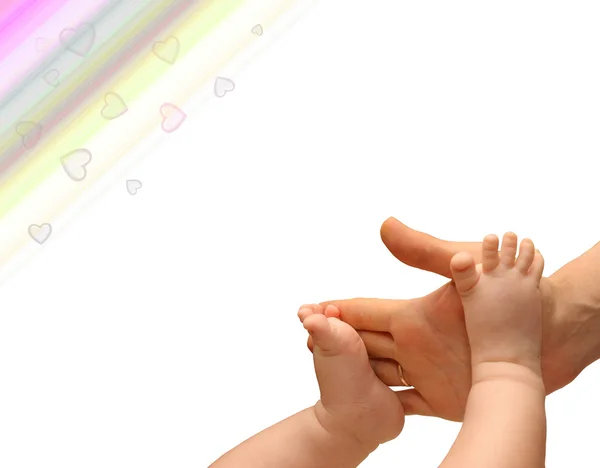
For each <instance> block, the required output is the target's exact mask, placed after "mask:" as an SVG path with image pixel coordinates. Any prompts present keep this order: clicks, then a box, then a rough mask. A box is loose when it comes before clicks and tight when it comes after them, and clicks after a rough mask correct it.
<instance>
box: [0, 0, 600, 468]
mask: <svg viewBox="0 0 600 468" xmlns="http://www.w3.org/2000/svg"><path fill="white" fill-rule="evenodd" d="M599 16H600V7H599V6H598V5H597V2H592V1H588V2H585V1H579V2H533V1H528V2H523V1H520V2H516V1H506V2H502V3H498V2H475V1H470V2H467V1H458V0H457V1H453V2H442V1H420V2H406V1H392V0H388V1H384V0H379V1H375V0H372V1H370V2H358V1H347V2H342V1H341V0H340V1H334V0H321V1H320V2H317V5H316V6H315V7H314V8H312V9H310V10H309V11H308V12H307V13H306V14H305V15H304V16H303V17H302V18H301V19H300V20H299V21H298V22H297V23H296V24H295V25H294V26H293V27H292V28H290V29H289V31H288V33H286V34H284V35H282V36H280V37H278V38H276V39H274V38H269V31H268V30H265V33H264V35H263V36H262V37H261V40H264V41H272V45H270V46H269V47H268V48H266V50H265V52H264V53H262V54H261V55H260V56H259V57H257V58H255V59H254V60H253V61H252V62H251V63H250V65H248V66H247V67H246V68H245V69H244V70H243V71H241V72H240V73H239V74H238V75H236V77H235V78H236V83H237V87H236V90H235V91H234V92H233V93H231V94H228V95H227V96H226V97H225V98H223V99H220V100H218V99H216V98H215V100H214V102H212V103H211V104H210V106H209V108H207V109H205V111H204V112H198V113H196V114H194V113H192V114H191V115H190V116H189V118H188V120H187V121H186V122H185V124H184V125H183V126H182V127H181V128H180V129H179V130H178V131H177V132H175V133H173V134H171V135H168V136H165V138H164V139H163V142H162V144H161V145H160V146H158V147H156V148H155V151H154V152H153V153H152V154H148V155H147V157H146V158H145V159H144V162H143V164H140V165H138V166H136V167H134V168H132V169H130V170H129V172H127V174H123V177H121V178H119V179H118V183H115V184H113V185H112V188H111V189H110V190H108V191H107V192H106V193H105V194H104V196H102V197H100V198H97V199H96V200H95V201H94V202H92V203H89V204H87V205H86V207H85V209H84V210H82V211H81V212H80V213H79V214H78V216H77V217H76V218H75V220H74V221H73V222H71V223H70V224H68V225H64V226H62V227H60V226H59V227H57V228H56V229H55V231H54V232H53V234H52V237H51V239H50V240H49V241H48V242H47V243H46V244H44V245H43V246H41V247H39V246H37V250H38V251H39V253H37V254H36V255H35V256H34V258H33V259H32V260H31V261H29V262H28V263H27V264H26V265H25V266H24V267H23V268H22V269H21V270H20V271H19V272H18V273H16V274H15V276H13V278H12V281H11V282H9V283H8V284H7V285H5V286H4V287H3V290H2V307H1V309H0V466H2V467H6V468H13V467H14V468H16V467H33V466H61V467H64V468H66V467H86V468H88V467H90V468H91V467H106V466H111V467H115V468H116V467H134V466H146V467H163V466H169V467H182V468H183V467H202V466H208V465H209V464H210V463H211V462H212V461H214V459H216V458H218V457H219V456H220V455H221V454H222V453H224V452H225V451H227V450H229V449H231V448H232V447H233V446H235V445H237V444H238V443H240V442H241V441H242V440H244V439H246V438H247V437H249V436H251V435H253V434H254V433H256V432H258V431H260V430H262V429H264V428H265V427H267V426H269V425H271V424H274V423H275V422H277V421H279V420H281V419H283V418H285V417H287V416H289V415H291V414H292V413H295V412H296V411H298V410H301V409H303V408H305V407H307V406H310V405H312V404H314V403H315V401H316V400H317V399H318V389H317V384H316V379H315V378H314V375H313V369H312V361H311V355H310V353H309V352H308V351H307V349H306V346H305V341H306V335H305V332H304V330H303V329H302V326H301V324H300V323H299V321H298V319H297V317H296V311H297V309H298V307H299V306H300V305H301V304H302V303H306V302H314V301H321V300H326V299H334V298H348V297H354V296H374V297H397V298H409V297H415V296H419V295H422V294H426V293H428V292H430V291H431V290H433V289H434V288H437V287H438V286H439V285H441V284H443V282H444V279H442V278H439V277H436V276H435V275H432V274H428V273H424V272H419V271H414V270H412V269H410V268H408V267H406V266H403V265H401V264H400V263H398V262H397V261H396V260H395V259H394V258H393V257H392V255H390V254H389V253H388V252H387V251H386V249H385V247H384V246H383V244H382V243H381V241H380V239H379V227H380V224H381V222H383V221H384V220H385V219H386V218H387V217H388V216H392V215H393V216H396V217H397V218H398V219H400V220H401V221H403V222H405V223H406V224H408V225H409V226H413V227H415V228H417V229H419V230H422V231H426V232H429V233H431V234H434V235H436V236H438V237H442V238H448V239H455V240H478V239H479V238H481V237H483V235H485V234H487V233H489V232H495V233H497V234H499V235H500V234H502V233H503V232H504V231H506V230H514V231H515V232H517V233H518V234H519V235H520V236H529V237H532V238H533V239H534V240H535V241H536V243H537V245H538V247H539V248H540V249H541V250H542V252H543V253H544V254H545V258H546V274H551V273H553V272H554V271H555V270H556V269H557V268H559V267H560V266H561V265H563V264H564V263H566V262H567V261H569V260H571V259H572V258H574V257H575V256H577V255H579V254H581V253H582V252H584V251H585V250H586V249H588V248H589V247H591V246H592V245H593V244H594V243H595V242H596V241H597V240H598V238H599V237H600V235H599V227H600V221H598V215H597V214H598V204H597V200H598V196H599V194H598V188H597V187H598V184H597V173H596V172H595V170H594V169H595V167H596V166H597V161H598V154H599V150H600V141H599V140H598V125H599V123H600V113H599V112H598V109H599V108H600V86H598V83H600V66H599V60H598V57H599V54H598V48H599V47H600V29H599V28H598V27H597V24H598V18H599ZM119 177H120V176H119ZM125 178H137V179H140V180H141V181H142V182H143V184H144V186H143V188H142V189H141V190H140V192H139V193H138V194H137V195H136V196H133V197H132V196H130V195H129V194H127V192H126V191H125V184H124V180H125ZM115 180H117V179H115ZM598 391H600V367H599V366H598V365H592V366H591V367H590V368H588V369H587V370H586V371H585V372H584V373H583V374H582V375H581V376H580V377H579V378H578V379H577V381H576V382H575V383H573V384H572V385H570V386H569V387H567V388H566V389H564V390H561V391H559V392H558V393H556V394H554V395H551V396H550V397H549V398H548V400H547V408H548V421H549V428H548V458H547V467H548V468H551V467H563V466H578V467H593V466H597V465H598V461H597V460H598V458H599V457H600V453H599V449H598V444H597V430H596V427H597V422H598V418H599V417H600V405H599V404H598V399H597V394H598ZM458 430H459V425H458V424H455V423H449V422H445V421H440V420H434V419H427V418H419V417H410V418H409V419H408V421H407V424H406V428H405V430H404V432H403V433H402V434H401V436H400V437H399V438H398V439H397V440H395V441H393V442H391V443H388V444H386V445H384V446H382V447H381V448H380V449H379V450H377V451H376V452H375V453H374V454H373V455H372V456H371V457H370V458H369V459H368V460H367V461H366V462H365V463H364V464H363V466H365V467H383V466H410V467H414V468H417V467H432V466H437V464H439V462H440V461H441V460H442V459H443V457H444V455H445V454H446V453H447V451H448V449H449V447H450V446H451V444H452V442H453V440H454V438H455V436H456V434H457V432H458ZM289 443H290V444H293V443H294V441H293V440H290V442H289Z"/></svg>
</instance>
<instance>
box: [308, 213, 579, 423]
mask: <svg viewBox="0 0 600 468" xmlns="http://www.w3.org/2000/svg"><path fill="white" fill-rule="evenodd" d="M381 237H382V240H383V242H384V243H385V245H386V246H387V248H388V249H389V250H390V252H392V254H393V255H394V256H395V257H396V258H398V259H399V260H400V261H402V262H403V263H405V264H407V265H410V266H414V267H417V268H420V269H423V270H427V271H431V272H435V273H437V274H440V275H443V276H446V277H449V276H450V270H449V264H450V259H451V258H452V256H453V255H454V254H455V253H457V252H460V251H467V252H469V253H471V254H472V255H473V256H474V257H475V259H476V260H478V259H479V258H480V253H481V252H480V249H481V244H480V243H478V242H470V243H464V242H448V241H442V240H440V239H436V238H434V237H432V236H429V235H427V234H424V233H421V232H418V231H414V230H412V229H410V228H408V227H407V226H405V225H403V224H402V223H400V222H399V221H397V220H396V219H394V218H390V219H388V220H387V221H386V222H385V223H384V224H383V226H382V228H381ZM540 288H541V290H542V295H543V309H544V344H543V358H542V370H543V374H544V382H545V384H546V388H547V391H548V393H550V392H552V391H555V390H557V389H558V388H561V387H562V386H564V385H566V384H567V383H568V382H570V381H571V380H573V378H575V376H576V375H577V373H578V372H574V371H573V370H572V369H573V366H569V365H567V364H568V359H569V356H568V350H566V349H565V346H564V345H565V343H566V341H565V333H568V331H566V332H565V331H564V329H562V328H561V327H557V326H555V322H556V317H555V316H556V314H555V310H556V307H555V303H556V298H555V294H554V286H553V285H552V281H551V280H550V279H548V278H543V280H542V283H541V285H540ZM327 304H335V305H336V306H337V307H338V308H339V309H340V313H341V319H342V320H343V321H345V322H347V323H348V324H350V325H351V326H352V327H354V328H355V329H356V330H358V331H359V334H360V335H361V337H362V338H363V340H364V342H365V345H366V347H367V351H368V353H369V357H370V358H371V364H372V366H373V369H374V370H375V373H376V374H377V375H378V377H379V378H380V379H381V380H382V381H383V382H385V383H386V384H387V385H390V386H401V385H402V380H401V379H402V375H401V374H400V372H399V366H398V364H399V363H400V364H401V367H402V372H403V376H404V378H405V380H406V381H407V382H408V383H409V384H410V385H411V386H412V387H414V388H412V389H409V390H404V391H402V392H399V393H398V396H399V398H400V400H401V402H402V403H403V405H404V408H405V411H406V414H419V415H424V416H436V417H441V418H444V419H448V420H452V421H462V419H463V416H464V409H465V404H466V401H467V396H468V392H469V389H470V387H471V363H470V349H469V342H468V339H467V333H466V329H465V323H464V316H463V310H462V305H461V302H460V298H459V296H458V293H457V292H456V289H455V287H454V284H453V283H452V282H449V283H447V284H445V285H444V286H442V287H441V288H439V289H438V290H436V291H434V292H432V293H431V294H429V295H427V296H424V297H421V298H417V299H410V300H391V299H362V298H359V299H348V300H341V301H328V302H324V303H322V304H320V305H318V306H317V307H324V306H326V305H327ZM309 348H311V343H310V340H309Z"/></svg>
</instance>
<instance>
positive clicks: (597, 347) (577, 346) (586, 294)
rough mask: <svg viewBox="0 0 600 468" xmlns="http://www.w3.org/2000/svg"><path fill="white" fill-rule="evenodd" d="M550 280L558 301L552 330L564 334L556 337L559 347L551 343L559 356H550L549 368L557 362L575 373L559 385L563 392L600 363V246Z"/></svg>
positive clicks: (568, 265) (563, 370) (558, 272)
mask: <svg viewBox="0 0 600 468" xmlns="http://www.w3.org/2000/svg"><path fill="white" fill-rule="evenodd" d="M548 279H549V281H548V283H550V287H552V288H553V289H554V294H553V295H554V300H555V304H554V309H555V312H554V317H553V321H554V323H553V324H552V326H553V327H554V328H555V329H558V330H560V333H556V334H555V338H554V339H555V340H556V342H555V343H552V344H551V343H548V345H549V346H550V345H551V346H552V347H555V349H557V351H556V353H558V356H548V359H547V360H546V366H547V367H551V366H552V365H553V364H552V362H551V361H554V362H555V363H560V364H561V365H562V366H565V365H567V366H568V371H569V372H570V373H571V375H565V376H564V382H560V381H559V382H557V384H556V387H557V388H560V387H562V386H564V385H566V384H567V383H569V382H570V381H571V380H572V379H574V378H575V377H576V376H577V375H578V374H579V373H580V372H581V371H583V369H585V368H586V367H587V366H589V365H590V364H591V363H593V362H595V361H597V360H598V359H600V243H598V244H596V245H594V246H593V247H592V248H591V249H589V250H588V251H587V252H585V253H584V254H583V255H581V256H580V257H577V258H576V259H574V260H572V261H571V262H569V263H567V264H566V265H565V266H563V267H562V268H561V269H559V270H558V271H557V272H556V273H554V274H553V275H552V276H550V278H548ZM561 370H562V372H563V373H564V372H565V369H564V368H563V369H556V372H555V373H556V374H559V373H561V372H560V371H561ZM549 390H550V391H553V390H555V388H550V389H549Z"/></svg>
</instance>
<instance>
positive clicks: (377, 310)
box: [321, 298, 410, 332]
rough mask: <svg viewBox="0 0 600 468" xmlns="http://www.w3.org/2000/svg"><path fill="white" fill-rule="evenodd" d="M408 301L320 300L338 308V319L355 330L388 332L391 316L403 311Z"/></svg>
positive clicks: (323, 304) (324, 304) (365, 299)
mask: <svg viewBox="0 0 600 468" xmlns="http://www.w3.org/2000/svg"><path fill="white" fill-rule="evenodd" d="M409 303H410V301H405V300H397V299H369V298H355V299H344V300H335V301H326V302H321V305H322V306H323V307H326V306H327V305H329V304H333V305H334V306H336V307H337V308H338V309H339V310H340V319H341V320H342V321H344V322H346V323H347V324H349V325H350V326H351V327H352V328H354V329H355V330H370V331H378V332H388V331H389V330H390V320H391V317H392V316H393V315H395V314H398V313H401V312H402V311H404V310H405V309H406V308H407V306H408V304H409Z"/></svg>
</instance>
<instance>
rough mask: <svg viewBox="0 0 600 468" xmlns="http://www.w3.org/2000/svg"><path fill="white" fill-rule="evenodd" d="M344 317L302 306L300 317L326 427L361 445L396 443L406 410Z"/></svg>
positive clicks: (319, 412) (318, 407)
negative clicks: (310, 346)
mask: <svg viewBox="0 0 600 468" xmlns="http://www.w3.org/2000/svg"><path fill="white" fill-rule="evenodd" d="M339 316H340V312H339V309H337V308H336V307H335V306H332V305H329V306H327V308H326V309H325V310H323V309H322V308H320V307H318V306H315V307H303V308H301V309H300V310H299V311H298V317H299V318H300V320H301V321H302V323H303V325H304V328H305V329H306V330H307V331H308V332H309V333H310V335H311V337H312V339H313V345H314V348H313V356H314V365H315V372H316V374H317V380H318V382H319V389H320V391H321V399H320V401H319V403H318V404H317V405H316V408H315V409H316V410H317V416H318V417H319V420H320V421H321V424H322V425H323V427H325V428H326V429H327V430H329V431H330V432H339V433H343V434H346V435H349V436H351V437H353V438H354V439H357V440H359V441H360V442H362V443H365V444H370V443H373V442H376V443H377V444H381V443H384V442H387V441H388V440H392V439H394V438H396V437H397V436H398V434H400V432H401V431H402V428H403V427H404V410H403V408H402V405H401V404H400V401H399V400H398V398H397V397H396V395H395V393H394V391H393V390H391V389H390V388H389V387H388V386H387V385H385V384H384V383H383V382H381V381H380V380H379V379H378V378H377V377H376V376H375V373H374V372H373V370H372V368H371V365H370V364H369V358H368V356H367V350H366V348H365V345H364V343H363V341H362V340H361V338H360V336H359V335H358V333H357V332H356V330H354V328H352V327H351V326H350V325H348V324H347V323H344V322H342V321H341V320H339V318H338V317H339Z"/></svg>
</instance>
